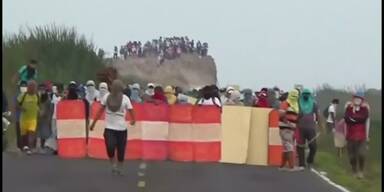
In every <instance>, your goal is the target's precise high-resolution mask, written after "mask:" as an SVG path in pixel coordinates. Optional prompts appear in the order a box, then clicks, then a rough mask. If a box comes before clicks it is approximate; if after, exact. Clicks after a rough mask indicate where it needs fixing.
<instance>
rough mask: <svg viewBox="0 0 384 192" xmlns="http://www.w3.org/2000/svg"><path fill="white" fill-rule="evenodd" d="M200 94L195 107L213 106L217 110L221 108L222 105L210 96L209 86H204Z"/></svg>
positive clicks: (217, 99)
mask: <svg viewBox="0 0 384 192" xmlns="http://www.w3.org/2000/svg"><path fill="white" fill-rule="evenodd" d="M201 93H202V97H201V98H200V99H199V100H198V101H197V105H199V106H201V105H213V106H217V107H219V108H221V107H222V104H221V102H220V100H219V98H217V97H214V96H213V95H212V92H211V90H210V88H209V86H205V87H204V88H203V89H202V90H201Z"/></svg>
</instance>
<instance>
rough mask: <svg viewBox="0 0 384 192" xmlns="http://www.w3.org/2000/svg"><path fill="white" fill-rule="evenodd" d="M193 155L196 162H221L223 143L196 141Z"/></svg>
mask: <svg viewBox="0 0 384 192" xmlns="http://www.w3.org/2000/svg"><path fill="white" fill-rule="evenodd" d="M193 147H194V151H193V156H194V160H195V161H196V162H219V161H220V159H221V143H220V141H218V142H194V143H193Z"/></svg>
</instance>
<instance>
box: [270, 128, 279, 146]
mask: <svg viewBox="0 0 384 192" xmlns="http://www.w3.org/2000/svg"><path fill="white" fill-rule="evenodd" d="M268 134H269V141H268V145H282V143H281V138H280V129H275V128H272V129H271V128H270V129H269V133H268Z"/></svg>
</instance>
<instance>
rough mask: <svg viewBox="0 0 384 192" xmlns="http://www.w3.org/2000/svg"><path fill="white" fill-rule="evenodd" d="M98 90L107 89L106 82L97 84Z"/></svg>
mask: <svg viewBox="0 0 384 192" xmlns="http://www.w3.org/2000/svg"><path fill="white" fill-rule="evenodd" d="M99 89H108V84H107V83H106V82H101V83H100V84H99Z"/></svg>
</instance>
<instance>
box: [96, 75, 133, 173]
mask: <svg viewBox="0 0 384 192" xmlns="http://www.w3.org/2000/svg"><path fill="white" fill-rule="evenodd" d="M123 89H124V85H123V82H121V81H120V80H114V81H113V82H112V86H111V93H108V94H106V95H105V96H104V97H103V98H102V100H101V105H102V107H101V108H100V110H99V111H98V112H97V114H96V119H95V120H94V121H93V122H92V124H91V126H90V127H89V129H90V130H91V131H93V128H94V127H95V125H96V122H97V121H98V120H99V119H100V117H101V115H102V114H103V113H104V111H105V112H106V113H105V122H106V127H105V129H104V139H105V146H106V149H107V154H108V157H109V160H110V163H111V167H112V173H113V174H118V175H123V172H122V168H123V162H124V157H125V149H126V144H127V134H128V132H127V122H126V120H125V116H126V113H127V112H129V114H130V116H131V120H130V124H131V126H134V125H135V122H136V120H135V113H134V111H133V106H132V103H131V101H130V99H129V98H128V97H127V96H125V95H124V94H123ZM115 151H117V161H118V163H117V164H116V160H115Z"/></svg>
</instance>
